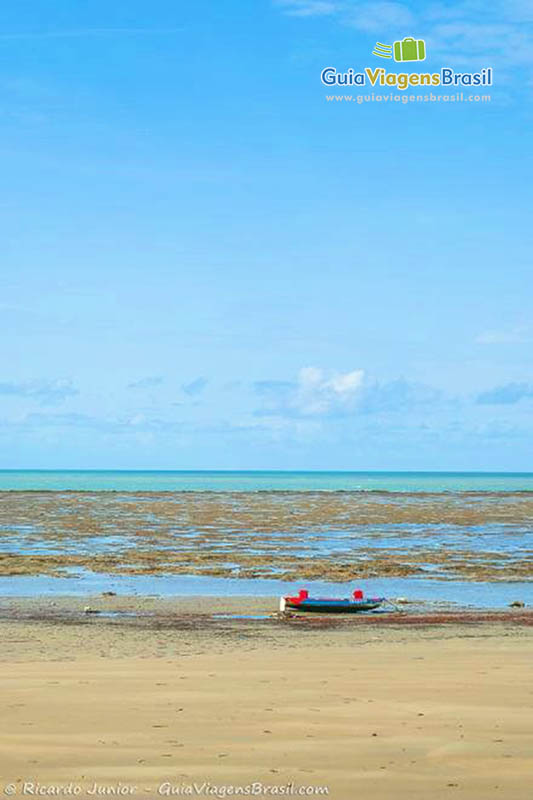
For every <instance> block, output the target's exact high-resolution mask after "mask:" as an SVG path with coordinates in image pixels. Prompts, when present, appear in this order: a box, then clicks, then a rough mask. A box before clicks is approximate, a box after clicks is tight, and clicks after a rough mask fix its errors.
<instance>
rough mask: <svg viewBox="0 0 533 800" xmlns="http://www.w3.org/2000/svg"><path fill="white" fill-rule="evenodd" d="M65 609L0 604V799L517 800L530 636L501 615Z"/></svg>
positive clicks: (524, 770) (530, 695) (527, 740)
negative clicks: (459, 618) (387, 618)
mask: <svg viewBox="0 0 533 800" xmlns="http://www.w3.org/2000/svg"><path fill="white" fill-rule="evenodd" d="M83 602H84V601H82V600H80V599H78V600H70V599H65V598H64V599H62V600H61V601H55V604H54V605H52V604H51V603H50V601H46V600H42V601H25V602H22V601H21V602H19V601H15V600H11V601H9V602H6V603H4V604H2V608H3V619H2V620H1V621H0V636H1V642H2V647H1V654H0V658H1V660H2V662H3V663H2V668H1V694H0V777H1V781H0V782H1V783H2V787H0V792H2V791H5V789H6V787H7V790H8V792H9V791H11V784H13V786H14V787H15V788H14V792H15V794H16V795H17V796H21V795H23V794H24V790H23V784H24V782H25V781H26V782H27V783H28V784H34V785H33V788H32V787H31V786H29V785H28V786H26V796H32V795H31V794H29V793H31V791H33V792H34V795H35V794H36V793H37V791H38V790H39V787H38V784H40V791H41V792H42V793H43V794H42V795H41V796H44V792H45V791H46V792H48V793H50V792H51V791H55V790H56V789H55V787H58V786H59V787H66V788H67V791H68V790H69V789H68V787H69V786H70V785H71V786H72V790H73V791H76V787H77V786H79V787H81V788H80V794H78V796H87V794H86V792H87V790H89V791H90V790H91V787H92V786H93V784H94V783H95V782H96V783H97V784H98V785H99V786H103V787H107V789H106V791H107V790H109V789H114V790H117V787H118V788H120V787H121V786H122V787H123V791H124V792H125V793H126V792H128V793H129V792H130V791H131V793H132V794H133V795H134V796H136V797H137V796H138V797H141V796H143V797H157V796H160V795H159V794H158V791H159V787H161V786H162V785H163V791H164V790H165V787H164V784H165V782H166V781H168V782H169V783H170V784H171V785H172V786H173V787H175V789H176V790H179V792H180V793H181V794H180V795H178V796H198V797H202V796H204V797H209V796H211V797H213V796H217V795H216V794H215V793H214V789H213V787H218V789H219V792H218V796H223V793H224V790H223V787H228V786H233V787H246V786H247V785H250V784H252V783H253V782H257V783H261V784H263V785H264V786H266V787H280V788H281V787H286V786H287V784H289V783H292V785H293V790H292V791H293V794H292V795H287V794H286V795H285V796H302V795H298V794H296V792H297V791H298V787H318V786H327V787H328V789H329V797H331V798H335V800H351V798H357V797H361V798H363V797H364V798H375V799H376V800H381V799H382V798H383V800H385V798H387V800H389V799H390V798H406V799H407V798H424V800H427V799H428V798H430V799H432V798H440V797H443V798H444V797H446V798H449V797H461V798H469V800H470V799H472V800H473V799H474V798H475V800H486V799H487V798H491V797H495V798H508V799H509V800H522V798H524V800H525V798H527V799H528V800H530V798H531V792H532V783H533V781H532V778H533V760H532V752H533V730H532V724H531V719H532V715H531V707H532V701H533V686H532V682H531V677H532V673H531V652H532V649H531V646H532V644H533V629H532V628H531V627H527V626H523V627H522V626H521V627H519V626H516V625H515V624H513V616H512V614H511V612H509V615H508V616H507V617H505V619H504V620H503V622H502V623H494V622H491V623H485V624H483V625H482V624H477V625H469V626H465V625H461V624H454V625H451V626H450V625H447V626H432V625H423V626H421V627H416V628H413V627H412V626H405V625H404V624H402V621H401V619H400V620H399V621H398V623H395V624H393V625H382V624H381V622H380V620H379V619H376V621H375V622H373V623H372V624H366V625H360V624H355V623H354V624H349V623H346V624H343V625H341V626H340V627H335V626H334V627H326V628H321V627H320V626H319V625H318V626H317V624H316V623H314V626H307V625H305V624H304V625H297V626H290V625H289V626H283V625H279V624H275V623H274V621H272V622H270V621H267V622H266V624H262V623H261V621H257V622H254V621H253V620H250V621H242V620H231V619H230V620H221V621H220V623H219V624H218V625H215V626H214V627H212V626H211V627H210V626H209V625H207V624H206V625H202V624H200V623H198V620H197V619H196V618H195V616H194V613H193V611H194V601H192V600H189V601H187V603H185V604H184V616H183V618H182V621H183V620H184V619H185V620H186V618H187V619H189V623H190V624H189V625H187V624H185V623H183V624H181V625H180V624H177V625H176V626H172V625H159V624H158V623H157V621H154V620H152V621H151V622H146V620H145V622H144V623H143V624H141V625H136V624H127V623H126V621H124V624H123V623H122V622H118V623H117V621H116V620H115V621H113V619H112V618H109V619H103V618H100V619H91V620H90V621H89V620H87V619H85V618H82V614H81V613H80V610H81V604H82V603H83ZM105 602H106V603H107V605H109V604H113V603H115V604H116V606H117V607H119V608H131V607H132V604H133V606H134V607H135V608H137V609H139V608H144V609H145V611H146V610H148V611H150V612H153V611H154V609H155V610H156V611H157V610H159V612H161V611H164V612H165V614H167V612H168V611H169V607H170V606H171V605H172V603H175V601H161V604H162V605H161V606H160V607H158V601H157V600H143V599H137V600H135V601H131V600H130V601H127V600H123V599H120V598H115V599H113V598H112V599H110V600H106V601H105ZM243 602H244V601H243V600H242V599H240V600H238V601H237V600H232V601H215V600H204V601H203V605H202V611H203V612H205V611H206V609H209V608H210V609H211V610H216V611H218V612H220V611H224V610H226V611H235V610H236V609H238V608H241V610H242V607H243ZM95 603H96V604H98V601H93V604H95ZM104 605H105V604H104ZM256 606H257V609H256V610H260V609H261V608H263V607H265V608H266V607H267V606H268V604H267V601H256ZM20 609H22V612H21V613H22V616H24V617H25V618H24V619H21V618H16V614H15V612H16V611H17V610H18V611H19V612H20ZM69 609H70V611H71V612H72V613H71V615H70V616H69V614H68V613H67V612H68V611H69ZM50 614H52V616H53V618H50ZM187 614H188V615H189V617H187ZM198 619H199V618H198ZM206 619H207V617H206ZM120 782H121V783H120ZM194 783H195V784H196V787H195V786H193V784H194ZM188 787H191V788H190V792H192V794H189V795H187V792H188V791H189V789H188ZM209 787H211V794H209ZM254 791H257V789H255V790H254ZM278 791H279V793H278V795H277V796H282V795H281V791H280V790H278ZM123 796H130V794H124V795H123ZM228 796H231V795H229V794H228ZM255 796H261V795H260V794H256V795H255ZM266 796H269V795H266ZM270 796H272V793H271V795H270ZM305 796H317V795H305ZM318 796H320V795H318ZM322 796H323V795H322Z"/></svg>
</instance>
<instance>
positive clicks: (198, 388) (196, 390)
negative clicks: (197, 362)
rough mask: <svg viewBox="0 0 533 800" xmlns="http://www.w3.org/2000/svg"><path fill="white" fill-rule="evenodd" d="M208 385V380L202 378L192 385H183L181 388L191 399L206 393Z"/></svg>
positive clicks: (191, 383) (192, 382)
mask: <svg viewBox="0 0 533 800" xmlns="http://www.w3.org/2000/svg"><path fill="white" fill-rule="evenodd" d="M208 383H209V381H208V380H207V378H204V377H202V376H200V377H199V378H196V379H195V380H194V381H191V382H190V383H183V384H182V386H181V388H182V389H183V391H184V392H185V394H186V395H188V396H189V397H196V396H197V395H199V394H201V393H202V392H203V391H204V389H205V387H206V386H207V384H208Z"/></svg>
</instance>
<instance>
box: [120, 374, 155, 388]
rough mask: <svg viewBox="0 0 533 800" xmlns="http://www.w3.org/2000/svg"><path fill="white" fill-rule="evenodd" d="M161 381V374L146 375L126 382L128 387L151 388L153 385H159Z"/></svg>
mask: <svg viewBox="0 0 533 800" xmlns="http://www.w3.org/2000/svg"><path fill="white" fill-rule="evenodd" d="M162 383H163V378H162V377H161V375H147V376H146V377H145V378H139V380H137V381H132V383H128V389H153V388H154V387H155V386H161V384H162Z"/></svg>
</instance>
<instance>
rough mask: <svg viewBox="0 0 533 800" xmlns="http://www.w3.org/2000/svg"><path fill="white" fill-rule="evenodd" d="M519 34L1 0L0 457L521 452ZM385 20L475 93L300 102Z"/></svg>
mask: <svg viewBox="0 0 533 800" xmlns="http://www.w3.org/2000/svg"><path fill="white" fill-rule="evenodd" d="M532 22H533V2H530V1H529V0H515V1H514V2H512V1H511V2H509V1H507V2H505V3H504V2H500V1H499V0H498V1H497V2H495V3H493V4H491V8H490V10H487V8H486V7H485V4H482V3H480V2H469V0H461V2H457V3H449V4H447V5H443V4H436V3H429V2H412V3H388V2H384V3H383V2H382V3H380V2H377V3H373V4H370V3H365V2H362V3H358V2H351V1H350V0H338V1H337V0H278V2H274V1H273V0H253V1H251V0H227V1H226V2H224V3H218V2H217V3H215V2H212V1H211V2H205V1H204V0H197V2H195V3H176V2H175V0H172V1H171V0H168V1H167V0H165V1H163V0H153V2H152V3H150V4H149V5H148V4H146V3H141V2H139V0H130V1H129V2H128V3H125V2H121V0H117V2H114V3H104V2H101V1H100V0H93V2H91V3H90V4H83V5H82V6H80V4H76V3H72V2H70V0H69V2H67V1H66V0H64V1H62V2H60V1H59V0H48V2H45V3H42V2H37V0H25V1H24V0H21V2H18V3H16V4H6V7H4V8H2V9H1V10H0V98H1V99H0V119H1V123H2V124H1V126H0V158H1V164H2V178H3V180H2V192H1V195H0V202H1V212H2V213H1V215H0V235H1V240H2V256H1V262H0V263H1V277H2V284H1V285H2V291H1V294H0V313H1V319H2V331H3V335H2V337H1V340H0V347H1V359H2V370H1V373H0V467H4V468H11V467H13V468H24V467H26V468H31V467H36V468H61V467H66V468H68V467H72V468H74V467H76V468H174V469H188V468H190V469H200V468H206V469H208V468H219V469H225V468H227V469H239V468H241V469H247V468H249V469H261V468H269V469H276V468H278V469H321V468H322V469H487V470H498V469H505V470H513V469H515V470H527V469H531V468H532V463H531V453H532V452H533V415H532V413H531V412H532V410H533V370H532V356H531V353H532V350H533V348H532V343H533V318H532V311H531V308H532V302H531V298H532V290H533V279H532V270H531V258H532V257H531V252H532V249H531V244H532V226H531V185H532V171H533V170H532V159H531V137H530V131H531V123H532V114H531V92H532V86H533V49H532V48H531V25H532ZM407 35H413V36H415V37H420V38H425V40H426V44H427V52H428V58H427V61H426V63H425V65H424V68H427V69H428V70H430V71H433V70H438V69H440V67H441V66H444V65H446V66H451V67H453V68H454V69H456V70H459V71H464V70H475V69H479V68H481V67H483V66H492V67H493V69H494V80H495V85H494V86H493V87H492V91H491V94H492V101H491V103H490V104H483V105H482V104H467V103H464V104H456V105H452V104H447V105H446V104H440V103H434V104H411V105H399V104H395V105H390V104H380V103H368V104H366V105H359V104H354V105H350V104H344V103H336V104H332V103H328V102H327V101H326V100H325V94H326V91H325V89H324V87H323V86H322V85H321V83H320V71H321V69H322V68H323V67H325V66H335V67H336V68H337V69H339V70H346V69H348V68H349V67H353V68H354V69H358V70H359V69H363V68H364V67H365V66H371V67H375V66H383V64H382V63H378V60H377V59H376V58H373V57H372V56H371V51H372V48H373V46H374V43H375V41H376V40H379V41H382V42H392V41H394V40H395V39H398V38H403V37H404V36H407ZM386 66H387V68H389V69H395V66H394V64H393V65H392V66H390V64H388V63H386ZM343 91H344V90H343ZM358 91H361V92H363V91H366V90H358ZM438 91H439V92H440V91H441V90H438ZM367 93H368V92H367Z"/></svg>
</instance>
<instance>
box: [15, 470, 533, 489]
mask: <svg viewBox="0 0 533 800" xmlns="http://www.w3.org/2000/svg"><path fill="white" fill-rule="evenodd" d="M4 490H49V491H58V490H59V491H61V490H76V491H116V492H137V491H142V492H164V491H171V492H180V491H183V492H192V491H194V492H198V491H211V492H213V491H214V492H238V491H241V492H260V491H304V492H305V491H324V492H336V491H358V490H359V491H387V492H464V491H475V492H533V472H283V471H279V472H278V471H276V472H268V471H235V472H226V471H216V470H215V471H179V470H177V471H156V470H154V471H148V470H147V471H142V470H132V471H130V470H0V491H4Z"/></svg>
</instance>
